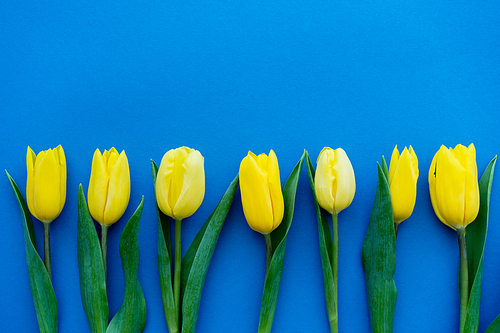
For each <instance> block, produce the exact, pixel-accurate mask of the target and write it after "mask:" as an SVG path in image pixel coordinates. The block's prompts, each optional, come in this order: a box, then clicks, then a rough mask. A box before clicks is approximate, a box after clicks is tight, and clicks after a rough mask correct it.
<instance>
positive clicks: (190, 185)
mask: <svg viewBox="0 0 500 333" xmlns="http://www.w3.org/2000/svg"><path fill="white" fill-rule="evenodd" d="M182 170H184V172H183V175H182V176H183V184H182V190H181V193H180V194H179V197H178V199H177V200H176V203H175V206H174V208H173V214H174V217H175V218H176V219H178V220H182V219H184V218H186V217H189V216H191V215H193V214H194V212H195V211H196V210H197V209H198V208H199V207H200V206H201V203H202V202H203V198H204V196H205V168H204V158H203V156H202V155H201V153H200V152H199V151H198V150H194V149H191V150H190V152H189V154H188V155H187V156H186V158H185V160H184V163H183V165H182Z"/></svg>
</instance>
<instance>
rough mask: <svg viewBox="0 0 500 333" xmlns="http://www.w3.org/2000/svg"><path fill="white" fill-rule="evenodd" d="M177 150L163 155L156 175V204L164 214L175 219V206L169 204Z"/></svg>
mask: <svg viewBox="0 0 500 333" xmlns="http://www.w3.org/2000/svg"><path fill="white" fill-rule="evenodd" d="M174 159H175V150H174V149H171V150H169V151H167V152H166V153H165V155H163V158H162V159H161V163H160V168H159V169H158V174H157V175H156V202H157V204H158V208H159V209H160V210H161V211H162V212H163V214H165V215H167V216H170V217H171V218H174V213H173V211H172V208H173V206H170V203H169V191H170V183H171V180H172V174H173V170H174Z"/></svg>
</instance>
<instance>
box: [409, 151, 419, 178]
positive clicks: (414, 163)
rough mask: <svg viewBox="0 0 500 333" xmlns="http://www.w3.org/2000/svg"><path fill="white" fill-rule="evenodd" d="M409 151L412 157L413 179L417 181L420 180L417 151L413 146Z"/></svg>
mask: <svg viewBox="0 0 500 333" xmlns="http://www.w3.org/2000/svg"><path fill="white" fill-rule="evenodd" d="M409 150H410V155H411V157H412V159H411V164H412V170H413V177H414V178H415V179H418V175H419V172H418V158H417V154H415V151H414V150H413V147H412V146H410V149H409Z"/></svg>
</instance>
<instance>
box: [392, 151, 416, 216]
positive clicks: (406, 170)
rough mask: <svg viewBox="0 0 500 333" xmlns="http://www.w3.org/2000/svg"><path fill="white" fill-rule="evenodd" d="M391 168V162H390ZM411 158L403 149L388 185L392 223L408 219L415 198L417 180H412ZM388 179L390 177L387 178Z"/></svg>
mask: <svg viewBox="0 0 500 333" xmlns="http://www.w3.org/2000/svg"><path fill="white" fill-rule="evenodd" d="M391 167H392V160H391ZM412 168H413V166H412V156H411V155H410V153H409V151H408V149H406V148H405V149H404V150H403V153H402V154H401V157H400V158H399V163H398V164H397V167H396V170H395V171H394V175H393V179H392V182H391V184H390V192H391V199H392V209H393V214H394V221H395V222H401V221H404V220H406V219H407V218H409V217H410V215H411V214H412V212H413V208H414V206H415V200H416V198H417V179H416V178H414V172H413V169H412ZM389 177H390V176H389Z"/></svg>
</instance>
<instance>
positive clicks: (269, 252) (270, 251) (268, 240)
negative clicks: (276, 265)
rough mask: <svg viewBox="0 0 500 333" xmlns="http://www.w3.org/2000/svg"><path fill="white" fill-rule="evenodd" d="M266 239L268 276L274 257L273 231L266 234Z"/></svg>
mask: <svg viewBox="0 0 500 333" xmlns="http://www.w3.org/2000/svg"><path fill="white" fill-rule="evenodd" d="M264 240H265V241H266V276H267V273H268V272H269V267H270V266H271V259H272V258H273V246H272V243H271V233H268V234H264Z"/></svg>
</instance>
